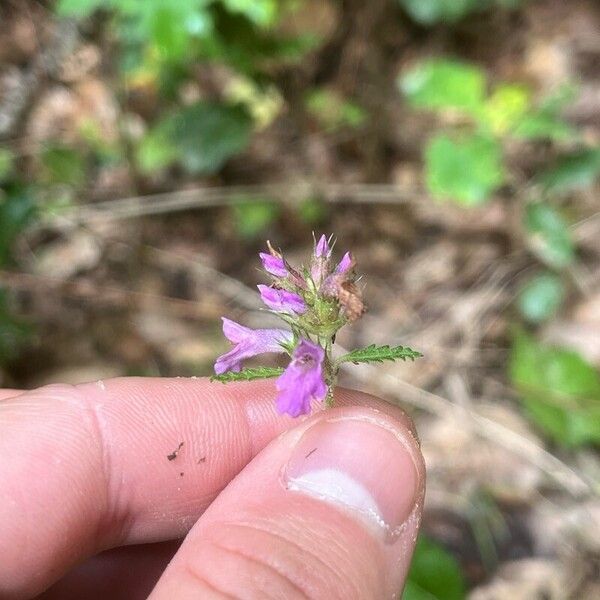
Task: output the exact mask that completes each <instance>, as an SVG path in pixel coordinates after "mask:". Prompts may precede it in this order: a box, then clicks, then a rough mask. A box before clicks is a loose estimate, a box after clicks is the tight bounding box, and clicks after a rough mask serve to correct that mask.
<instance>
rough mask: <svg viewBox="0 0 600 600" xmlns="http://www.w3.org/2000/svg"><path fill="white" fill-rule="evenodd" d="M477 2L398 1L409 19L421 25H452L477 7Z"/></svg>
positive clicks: (444, 0) (472, 0) (470, 0)
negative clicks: (446, 23) (448, 23)
mask: <svg viewBox="0 0 600 600" xmlns="http://www.w3.org/2000/svg"><path fill="white" fill-rule="evenodd" d="M478 3H479V0H400V4H401V5H402V6H403V8H404V10H405V11H406V12H407V13H408V14H409V15H410V17H411V18H412V19H413V20H415V21H416V22H417V23H421V24H422V25H432V24H434V23H439V22H440V21H445V22H450V23H454V22H456V21H458V20H460V19H462V18H463V17H464V16H466V15H467V14H469V12H471V10H473V8H476V7H477V6H478Z"/></svg>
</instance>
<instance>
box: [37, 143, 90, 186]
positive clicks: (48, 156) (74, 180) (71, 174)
mask: <svg viewBox="0 0 600 600" xmlns="http://www.w3.org/2000/svg"><path fill="white" fill-rule="evenodd" d="M41 161H42V178H43V180H44V181H45V182H46V183H54V184H63V185H70V186H72V187H74V188H78V187H81V186H82V185H83V184H84V183H85V179H86V160H85V157H84V156H82V154H81V152H80V151H77V150H75V149H73V148H69V147H68V146H63V145H60V144H57V145H52V146H49V147H47V148H45V149H44V151H43V153H42V155H41Z"/></svg>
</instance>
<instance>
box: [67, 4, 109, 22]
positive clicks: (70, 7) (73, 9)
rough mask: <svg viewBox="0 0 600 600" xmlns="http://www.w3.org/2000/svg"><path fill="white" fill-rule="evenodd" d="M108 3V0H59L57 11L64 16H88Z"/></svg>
mask: <svg viewBox="0 0 600 600" xmlns="http://www.w3.org/2000/svg"><path fill="white" fill-rule="evenodd" d="M106 4H107V1H106V0H59V2H58V4H57V6H56V13H57V14H58V15H59V16H62V17H80V18H81V17H87V16H89V15H91V14H92V13H93V12H94V11H95V10H97V9H98V8H101V7H104V6H106Z"/></svg>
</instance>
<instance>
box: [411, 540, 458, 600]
mask: <svg viewBox="0 0 600 600" xmlns="http://www.w3.org/2000/svg"><path fill="white" fill-rule="evenodd" d="M464 598H466V591H465V580H464V577H463V575H462V572H461V570H460V566H459V564H458V563H457V562H456V560H455V559H454V557H453V556H452V555H451V554H450V553H449V552H447V551H446V550H445V549H444V548H442V547H441V546H440V545H438V544H436V543H434V542H433V541H431V540H429V539H427V538H426V537H425V536H423V535H420V536H419V539H418V540H417V546H416V548H415V553H414V556H413V561H412V564H411V567H410V571H409V573H408V579H407V580H406V586H405V588H404V594H403V595H402V600H464Z"/></svg>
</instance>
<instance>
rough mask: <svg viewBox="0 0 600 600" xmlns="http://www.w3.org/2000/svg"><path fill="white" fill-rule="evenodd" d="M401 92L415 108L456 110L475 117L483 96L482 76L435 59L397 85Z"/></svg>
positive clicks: (471, 68)
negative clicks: (472, 114) (474, 114)
mask: <svg viewBox="0 0 600 600" xmlns="http://www.w3.org/2000/svg"><path fill="white" fill-rule="evenodd" d="M399 85H400V89H401V91H402V92H403V93H404V94H405V95H406V97H407V99H408V101H409V102H410V103H411V104H412V105H413V106H415V107H418V108H427V109H459V110H463V111H466V112H468V113H477V112H478V111H479V110H480V109H481V107H482V105H483V100H484V96H485V85H486V82H485V74H484V73H483V71H482V70H481V69H479V68H477V67H475V66H472V65H469V64H467V63H463V62H459V61H454V60H448V59H437V60H429V61H425V62H423V63H421V64H419V65H417V66H416V67H415V68H413V69H412V70H411V71H409V72H408V73H406V74H405V75H404V76H403V77H401V78H400V81H399Z"/></svg>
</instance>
